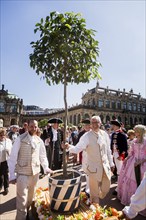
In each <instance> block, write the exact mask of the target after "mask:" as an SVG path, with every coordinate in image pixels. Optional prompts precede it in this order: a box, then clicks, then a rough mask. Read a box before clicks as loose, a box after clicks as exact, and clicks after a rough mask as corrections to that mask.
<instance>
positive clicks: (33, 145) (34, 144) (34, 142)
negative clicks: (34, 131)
mask: <svg viewBox="0 0 146 220" xmlns="http://www.w3.org/2000/svg"><path fill="white" fill-rule="evenodd" d="M28 136H29V140H30V142H31V146H32V148H33V149H35V148H36V147H37V143H36V137H35V135H34V136H31V135H30V134H28Z"/></svg>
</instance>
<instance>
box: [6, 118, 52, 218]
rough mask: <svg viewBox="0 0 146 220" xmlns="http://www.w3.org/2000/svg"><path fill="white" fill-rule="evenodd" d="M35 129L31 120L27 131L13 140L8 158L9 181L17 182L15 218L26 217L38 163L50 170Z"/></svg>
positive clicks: (46, 171) (35, 124)
mask: <svg viewBox="0 0 146 220" xmlns="http://www.w3.org/2000/svg"><path fill="white" fill-rule="evenodd" d="M37 129H38V123H37V121H35V120H31V121H30V122H29V125H28V131H26V132H25V133H23V134H22V135H20V136H19V137H18V138H17V139H16V140H15V142H14V144H13V148H12V151H11V154H10V158H9V160H8V165H9V170H10V183H12V184H15V183H17V197H16V207H17V214H16V220H25V219H26V217H27V214H28V210H29V208H30V206H31V203H32V200H33V196H34V190H35V187H36V184H37V181H38V179H39V173H40V164H41V165H42V167H43V169H44V172H45V173H49V172H52V171H51V170H50V169H49V168H48V167H49V165H48V160H47V156H46V149H45V145H44V143H43V141H42V140H41V139H40V137H38V136H37V134H36V131H37ZM15 174H17V176H16V175H15Z"/></svg>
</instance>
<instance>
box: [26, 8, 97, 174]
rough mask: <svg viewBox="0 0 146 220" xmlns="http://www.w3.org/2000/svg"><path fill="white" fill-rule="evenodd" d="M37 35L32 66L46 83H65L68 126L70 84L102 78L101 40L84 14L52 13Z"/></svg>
mask: <svg viewBox="0 0 146 220" xmlns="http://www.w3.org/2000/svg"><path fill="white" fill-rule="evenodd" d="M35 26H36V27H35V29H34V33H37V32H39V33H40V36H39V40H37V41H36V42H31V46H32V49H33V53H31V54H30V66H31V67H32V68H33V69H34V70H35V71H36V73H37V74H38V75H40V74H41V75H43V78H44V79H45V80H46V82H47V83H48V84H49V85H51V84H59V83H62V84H64V104H65V120H64V130H65V131H66V127H67V100H66V95H67V92H66V88H67V85H68V84H69V83H76V84H79V83H81V82H82V83H88V82H89V81H90V80H91V79H95V78H100V75H99V73H98V69H99V67H100V63H99V62H98V60H97V58H98V56H99V48H98V41H97V40H95V39H94V37H95V31H94V30H92V29H87V28H86V21H85V19H84V18H82V17H81V14H75V13H73V12H71V13H69V12H66V13H64V14H61V13H57V12H55V11H54V12H51V13H50V16H47V17H46V18H45V19H43V18H41V21H40V23H37V24H36V25H35ZM64 140H66V134H65V133H64ZM63 175H64V177H66V176H67V163H66V153H65V150H64V151H63Z"/></svg>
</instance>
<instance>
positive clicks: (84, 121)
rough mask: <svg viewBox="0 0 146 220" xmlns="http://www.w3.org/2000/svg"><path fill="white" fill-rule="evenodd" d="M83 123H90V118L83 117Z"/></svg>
mask: <svg viewBox="0 0 146 220" xmlns="http://www.w3.org/2000/svg"><path fill="white" fill-rule="evenodd" d="M81 123H83V124H90V119H89V118H86V119H82V121H81Z"/></svg>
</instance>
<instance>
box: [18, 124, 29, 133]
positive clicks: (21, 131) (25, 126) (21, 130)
mask: <svg viewBox="0 0 146 220" xmlns="http://www.w3.org/2000/svg"><path fill="white" fill-rule="evenodd" d="M27 130H28V123H27V122H24V123H23V127H22V128H20V129H19V134H23V133H25V132H26V131H27Z"/></svg>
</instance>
